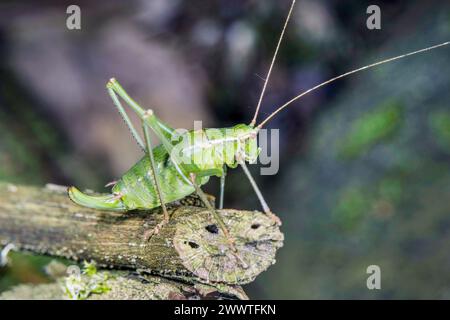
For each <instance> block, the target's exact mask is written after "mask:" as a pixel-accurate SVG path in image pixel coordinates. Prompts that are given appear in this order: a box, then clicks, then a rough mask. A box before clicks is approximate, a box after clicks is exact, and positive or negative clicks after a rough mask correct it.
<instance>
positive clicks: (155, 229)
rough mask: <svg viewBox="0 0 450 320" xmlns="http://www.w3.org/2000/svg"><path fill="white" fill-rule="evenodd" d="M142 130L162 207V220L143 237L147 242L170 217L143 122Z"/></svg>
mask: <svg viewBox="0 0 450 320" xmlns="http://www.w3.org/2000/svg"><path fill="white" fill-rule="evenodd" d="M146 116H147V114H144V119H145V118H146ZM142 128H143V130H144V138H145V143H146V146H147V154H148V156H149V158H150V167H151V169H152V174H153V179H154V180H155V189H156V193H157V194H158V198H159V202H160V203H161V207H162V210H163V213H164V218H163V220H162V221H161V222H160V223H158V224H157V225H156V227H155V228H154V229H153V230H151V231H150V232H146V233H145V235H144V237H145V239H146V240H148V239H149V238H150V237H151V236H153V235H155V234H158V233H159V231H160V230H161V228H162V227H163V226H164V225H166V224H167V223H168V222H169V218H170V217H169V212H168V211H167V208H166V204H165V202H164V198H163V195H162V192H161V185H160V184H159V174H158V169H157V168H156V164H155V158H154V156H153V151H152V150H153V147H152V143H151V139H150V132H149V129H148V126H147V125H146V124H145V120H143V121H142Z"/></svg>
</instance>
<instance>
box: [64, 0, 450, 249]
mask: <svg viewBox="0 0 450 320" xmlns="http://www.w3.org/2000/svg"><path fill="white" fill-rule="evenodd" d="M294 5H295V0H294V1H292V4H291V7H290V10H289V13H288V15H287V17H286V20H285V23H284V26H283V29H282V32H281V34H280V37H279V40H278V43H277V46H276V49H275V52H274V55H273V58H272V60H271V64H270V67H269V70H268V72H267V75H266V78H265V82H264V86H263V89H262V91H261V94H260V97H259V101H258V104H257V107H256V110H255V114H254V117H253V119H252V121H251V122H250V124H238V125H236V126H234V127H232V128H227V129H226V128H221V129H214V128H211V129H203V130H197V131H194V130H191V131H187V132H184V133H183V134H178V132H177V131H176V130H174V129H173V128H171V127H170V126H169V125H167V124H166V123H164V122H163V121H161V120H160V119H159V118H157V116H156V115H155V114H154V113H153V111H152V110H145V109H144V108H142V107H141V106H140V105H139V104H138V103H137V102H136V101H134V100H133V99H132V98H131V97H130V96H129V95H128V94H127V93H126V91H125V90H124V89H123V88H122V86H121V85H120V84H119V82H117V80H115V79H114V78H113V79H111V80H110V81H109V82H108V84H107V85H106V87H107V90H108V92H109V94H110V96H111V98H112V100H113V102H114V105H115V106H116V108H117V109H118V111H119V113H120V114H121V115H122V117H123V119H124V120H125V122H126V124H127V125H128V127H129V129H130V131H131V133H132V135H133V136H134V138H135V139H136V141H137V143H138V144H139V145H140V147H141V148H142V149H143V150H144V151H145V153H146V154H145V156H144V157H143V158H142V159H141V160H140V161H138V162H137V163H136V164H135V165H134V166H133V167H132V168H131V169H129V171H128V172H126V173H125V174H124V175H123V176H122V178H120V179H119V180H118V181H117V182H116V183H115V184H114V185H113V187H112V193H111V194H108V195H100V196H95V195H88V194H84V193H82V192H80V191H79V190H78V189H77V188H75V187H70V188H69V196H70V198H71V199H72V200H73V201H74V202H76V203H77V204H80V205H82V206H86V207H90V208H96V209H100V210H116V211H117V210H118V211H130V210H134V209H152V208H155V207H159V206H161V207H162V210H163V212H164V219H163V221H162V222H161V223H160V224H159V225H158V226H157V227H156V228H155V230H153V231H152V233H153V234H154V233H157V232H158V231H159V230H160V228H161V227H162V226H163V225H164V224H166V223H167V222H168V221H169V215H168V213H167V210H166V207H165V205H166V204H167V203H170V202H172V201H175V200H179V199H181V198H184V197H186V196H188V195H190V194H192V193H194V192H196V193H197V194H198V196H199V197H200V198H201V199H202V201H203V202H204V203H205V205H206V206H207V207H208V209H209V210H210V211H211V212H212V214H213V216H214V218H215V220H216V222H217V224H218V226H219V227H220V229H221V230H222V232H223V233H224V235H225V236H227V238H228V239H229V237H228V231H227V228H226V225H225V223H224V222H223V221H222V219H221V217H220V216H219V215H218V214H217V212H216V211H215V209H214V208H213V207H212V206H211V204H210V203H209V201H208V200H207V198H206V196H205V194H204V193H203V191H202V189H201V186H202V185H204V184H206V183H207V182H208V180H209V178H210V177H211V176H216V177H219V178H220V179H221V183H220V186H221V188H220V189H221V192H220V205H219V207H220V208H222V207H223V193H224V187H225V176H226V168H227V167H229V168H236V167H237V166H238V165H240V166H241V167H242V169H243V171H244V173H245V175H246V176H247V178H248V179H249V181H250V183H251V185H252V187H253V189H254V191H255V193H256V195H257V197H258V199H259V201H260V202H261V205H262V208H263V211H264V212H265V213H266V214H268V215H270V216H271V217H272V218H273V221H274V223H277V224H280V220H279V219H278V218H277V217H276V216H275V215H274V214H273V213H272V212H271V210H270V208H269V206H268V205H267V202H266V201H265V200H264V197H263V196H262V193H261V191H260V190H259V188H258V186H257V184H256V182H255V180H254V179H253V178H252V176H251V175H250V172H249V170H248V168H247V166H246V162H249V163H252V162H254V161H256V159H257V157H258V154H259V149H258V145H257V135H258V132H259V130H260V129H261V128H263V126H264V125H266V124H267V122H268V121H270V120H271V119H272V118H273V117H274V116H275V115H276V114H277V113H279V112H280V111H282V110H283V109H285V108H286V107H288V106H290V105H291V104H292V103H293V102H294V101H296V100H298V99H300V98H301V97H303V96H305V95H307V94H309V93H311V92H313V91H315V90H317V89H319V88H321V87H323V86H325V85H327V84H329V83H331V82H334V81H336V80H338V79H341V78H344V77H347V76H349V75H351V74H354V73H357V72H360V71H363V70H365V69H369V68H373V67H375V66H379V65H381V64H385V63H388V62H392V61H394V60H398V59H402V58H405V57H407V56H411V55H415V54H418V53H422V52H426V51H429V50H432V49H436V48H438V47H442V46H446V45H448V44H450V41H448V42H444V43H440V44H438V45H434V46H431V47H427V48H424V49H421V50H417V51H414V52H409V53H406V54H403V55H399V56H396V57H393V58H389V59H386V60H382V61H379V62H376V63H373V64H370V65H366V66H364V67H361V68H357V69H354V70H352V71H349V72H346V73H344V74H341V75H339V76H336V77H334V78H331V79H329V80H327V81H325V82H322V83H320V84H318V85H316V86H314V87H312V88H311V89H308V90H306V91H304V92H302V93H300V94H299V95H297V96H296V97H294V98H292V99H291V100H289V101H288V102H286V103H285V104H283V105H281V106H280V107H279V108H277V109H276V110H275V111H274V112H273V113H271V114H270V115H269V116H268V117H267V118H266V119H265V120H263V121H262V122H261V123H260V124H259V125H256V120H257V116H258V112H259V109H260V106H261V102H262V100H263V97H264V92H265V90H266V87H267V84H268V81H269V78H270V75H271V72H272V68H273V66H274V63H275V60H276V56H277V54H278V50H279V48H280V44H281V41H282V39H283V35H284V32H285V30H286V26H287V24H288V21H289V19H290V16H291V14H292V11H293V7H294ZM119 97H120V98H121V99H122V100H123V101H125V102H126V104H127V105H128V106H129V107H130V108H131V109H132V110H133V111H134V112H135V113H136V114H137V116H138V117H139V118H140V120H141V122H142V128H143V131H144V138H145V139H144V140H143V139H142V138H141V137H140V135H139V134H138V132H137V130H136V129H135V128H134V126H133V125H132V123H131V121H130V119H129V117H128V115H127V113H126V111H125V109H124V108H123V106H122V104H121V102H120V100H119ZM149 130H152V131H153V132H154V133H155V134H156V136H157V137H158V138H159V140H160V141H161V144H160V145H158V146H156V147H154V148H153V147H152V144H151V141H150V135H149ZM175 151H176V152H175ZM194 153H197V155H198V153H199V154H200V157H199V158H200V159H202V160H200V161H194V162H189V163H186V162H185V161H183V160H182V159H181V158H180V154H188V155H189V157H191V156H193V154H194ZM216 229H217V227H216ZM216 231H217V230H216ZM229 240H230V244H231V245H232V243H233V241H232V239H229Z"/></svg>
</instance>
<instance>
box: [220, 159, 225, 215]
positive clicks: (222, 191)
mask: <svg viewBox="0 0 450 320" xmlns="http://www.w3.org/2000/svg"><path fill="white" fill-rule="evenodd" d="M226 176H227V166H226V165H224V166H223V173H222V176H221V177H220V198H219V209H223V198H224V196H225V178H226Z"/></svg>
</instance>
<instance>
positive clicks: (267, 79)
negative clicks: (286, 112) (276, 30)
mask: <svg viewBox="0 0 450 320" xmlns="http://www.w3.org/2000/svg"><path fill="white" fill-rule="evenodd" d="M294 5H295V0H292V4H291V8H290V9H289V13H288V15H287V17H286V21H285V22H284V26H283V30H282V31H281V34H280V38H279V39H278V43H277V47H276V48H275V53H274V54H273V57H272V61H271V63H270V67H269V71H267V76H266V79H265V81H264V85H263V88H262V90H261V94H260V96H259V100H258V105H257V106H256V110H255V114H254V116H253V119H252V121H251V122H250V126H251V127H253V126H255V124H256V118H257V117H258V113H259V108H260V107H261V103H262V100H263V97H264V93H265V92H266V88H267V84H268V83H269V78H270V74H271V73H272V69H273V66H274V64H275V60H276V59H277V54H278V50H279V49H280V45H281V41H282V40H283V36H284V32H285V31H286V27H287V25H288V22H289V19H290V18H291V15H292V10H293V9H294Z"/></svg>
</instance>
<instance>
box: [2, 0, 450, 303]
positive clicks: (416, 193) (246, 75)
mask: <svg viewBox="0 0 450 320" xmlns="http://www.w3.org/2000/svg"><path fill="white" fill-rule="evenodd" d="M70 4H77V5H78V6H80V8H81V30H68V29H67V28H66V18H67V16H68V15H67V14H66V8H67V6H69V5H70ZM370 4H373V3H371V2H369V1H361V0H354V1H342V0H332V1H317V0H306V1H298V3H297V6H296V8H295V10H294V14H293V17H292V19H291V22H290V24H289V26H288V29H287V32H286V37H285V40H284V42H283V44H282V47H281V49H280V53H279V58H278V60H277V63H276V66H275V69H274V71H273V75H272V78H271V82H270V84H269V87H268V92H267V94H266V97H265V99H264V102H263V105H262V113H261V115H260V119H263V118H264V116H265V115H268V114H269V113H270V112H271V111H273V110H274V109H275V108H276V107H277V106H279V105H280V104H282V103H283V102H285V101H286V100H288V99H290V98H291V97H293V96H294V95H296V94H297V93H299V92H300V91H301V90H304V89H307V88H309V87H312V86H313V85H315V84H317V83H319V82H321V81H324V80H326V79H328V78H330V77H332V76H334V75H337V74H340V73H343V72H346V71H348V70H350V69H352V68H354V67H359V66H362V65H365V64H368V63H371V62H374V61H377V60H381V59H383V58H387V57H390V56H394V55H397V54H401V53H404V52H408V51H413V50H416V49H420V48H422V47H426V46H429V45H433V44H436V43H439V42H444V41H448V40H450V3H449V2H448V1H437V0H436V1H429V0H428V1H425V0H423V1H377V2H376V4H377V5H379V6H380V7H381V17H382V29H381V30H368V29H367V27H366V19H367V18H368V15H367V14H366V9H367V7H368V6H369V5H370ZM289 5H290V1H288V0H283V1H275V0H263V1H256V0H253V1H238V0H221V1H199V0H196V1H182V0H169V1H167V0H152V1H143V0H134V1H87V0H85V1H77V2H76V3H74V2H72V1H56V0H55V1H52V0H48V1H24V0H19V1H2V2H1V3H0V80H1V81H0V180H3V181H9V182H12V183H21V184H32V185H43V184H45V183H48V182H51V183H57V184H64V185H72V184H75V185H77V186H79V187H81V188H90V189H94V190H98V191H106V189H104V188H103V185H104V184H105V183H106V182H108V181H111V180H114V179H115V178H118V177H120V176H121V174H122V173H124V171H126V170H127V169H128V168H129V167H130V166H131V165H132V164H133V163H135V162H136V161H137V160H138V159H139V158H140V157H141V151H140V150H139V148H138V147H137V145H136V143H135V142H134V140H133V139H132V137H131V136H130V134H129V132H128V130H127V128H126V126H125V124H124V123H123V121H122V119H121V118H120V116H119V115H118V114H117V113H116V111H115V109H114V107H113V104H112V102H111V100H110V98H109V96H108V94H107V92H106V90H105V83H106V82H107V80H108V79H109V78H110V77H112V76H114V77H116V78H117V79H119V81H120V82H121V83H122V84H123V85H124V87H125V88H126V89H127V91H128V92H129V93H130V94H131V95H132V96H133V97H134V98H135V99H136V100H137V101H139V102H140V103H141V104H142V105H143V106H147V107H149V108H152V109H153V110H155V112H156V113H157V114H158V115H159V117H160V118H162V119H164V120H165V121H166V122H167V123H169V124H171V125H172V126H173V127H182V128H192V126H193V121H194V120H203V121H204V126H209V127H226V126H231V125H234V124H237V123H248V122H249V121H250V120H251V117H252V115H253V112H254V108H255V105H256V103H257V101H258V97H259V93H260V91H261V88H262V85H263V80H262V78H263V77H264V76H265V73H266V72H267V69H268V66H269V63H270V60H271V57H272V54H273V51H274V48H275V45H276V42H277V39H278V36H279V33H280V31H281V27H282V25H283V21H284V18H285V16H286V14H287V12H288V9H289ZM449 70H450V48H442V49H438V50H435V51H432V52H429V53H427V54H423V55H418V56H414V57H411V58H408V59H404V60H401V61H398V62H395V63H392V64H388V65H384V66H382V67H380V68H377V69H372V70H370V71H366V72H364V73H360V74H357V75H355V76H352V77H350V78H347V79H345V80H342V81H340V82H337V83H335V84H332V85H330V86H327V87H326V88H324V89H322V90H320V91H317V92H315V93H313V94H311V95H309V96H307V97H305V98H304V99H302V100H301V101H299V102H297V103H295V104H294V105H292V107H291V108H290V109H288V110H287V111H286V112H284V113H282V114H281V115H279V116H278V117H277V118H275V119H274V120H273V121H272V122H271V123H270V125H269V126H268V127H269V128H279V129H280V139H281V142H280V170H279V173H278V174H277V175H275V176H259V175H258V173H259V170H258V167H257V166H251V167H252V168H251V169H252V171H253V172H254V173H255V175H258V176H257V181H258V183H259V184H260V186H261V188H262V190H263V193H264V194H265V195H266V197H267V200H268V203H269V204H270V206H271V208H272V210H273V211H274V212H276V213H277V214H278V215H279V216H280V217H281V218H282V220H283V222H284V224H283V227H282V230H283V232H284V233H285V236H286V241H285V246H284V247H283V248H282V249H281V250H280V252H279V254H278V256H277V263H276V264H275V265H274V266H273V267H271V268H270V269H269V270H268V271H267V272H265V273H263V274H262V275H261V276H259V277H258V278H257V280H256V281H255V282H254V283H252V284H250V285H248V286H246V287H245V289H246V291H247V293H248V294H249V296H250V297H251V298H288V299H296V298H306V299H308V298H338V299H342V298H387V299H394V298H395V299H396V298H416V299H422V298H438V299H444V298H447V299H448V298H450V272H449V270H450V200H449V197H450V174H449V161H450V109H449V107H450V105H449V103H450V102H449V101H450V92H449V88H450V73H449V72H448V71H449ZM212 180H214V181H212V182H210V184H209V185H208V186H207V188H206V190H207V191H208V192H210V193H212V194H216V195H217V194H218V182H217V181H216V180H217V179H212ZM225 203H226V205H225V207H229V208H236V209H258V210H259V209H260V205H259V203H258V201H257V199H256V197H255V195H254V193H253V191H252V189H251V187H250V185H249V183H248V181H247V180H246V178H245V176H244V174H243V173H242V171H241V170H240V169H236V170H234V171H229V176H228V181H227V192H226V197H225ZM46 262H48V259H47V258H42V257H30V256H27V255H14V259H13V265H12V267H10V268H4V269H0V291H2V290H5V289H7V288H10V287H11V286H12V285H14V284H17V283H24V282H27V283H30V282H31V283H39V282H45V281H49V279H48V278H47V277H46V276H45V274H44V273H43V271H42V267H43V265H45V263H46ZM372 264H374V265H379V266H380V268H381V274H382V280H381V286H382V289H381V290H368V289H367V287H366V279H367V277H368V275H367V274H366V268H367V266H369V265H372Z"/></svg>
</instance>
